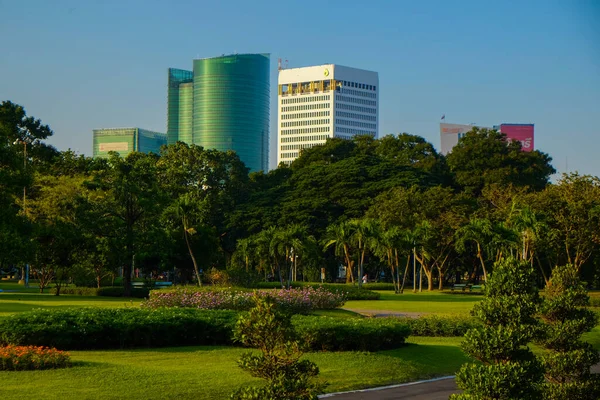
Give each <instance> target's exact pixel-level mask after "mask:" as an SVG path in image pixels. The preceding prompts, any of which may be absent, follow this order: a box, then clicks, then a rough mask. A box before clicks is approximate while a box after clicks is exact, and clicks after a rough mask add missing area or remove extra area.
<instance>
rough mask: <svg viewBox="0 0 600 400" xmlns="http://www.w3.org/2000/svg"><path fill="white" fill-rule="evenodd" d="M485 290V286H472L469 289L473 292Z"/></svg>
mask: <svg viewBox="0 0 600 400" xmlns="http://www.w3.org/2000/svg"><path fill="white" fill-rule="evenodd" d="M482 289H483V285H471V287H470V288H469V290H470V291H471V292H472V291H473V290H482Z"/></svg>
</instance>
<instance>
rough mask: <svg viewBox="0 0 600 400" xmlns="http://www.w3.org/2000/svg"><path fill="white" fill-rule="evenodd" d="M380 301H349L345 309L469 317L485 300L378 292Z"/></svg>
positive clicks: (470, 295)
mask: <svg viewBox="0 0 600 400" xmlns="http://www.w3.org/2000/svg"><path fill="white" fill-rule="evenodd" d="M378 293H380V294H381V298H380V299H379V300H349V301H347V302H346V304H345V305H344V308H345V309H347V310H352V311H359V312H363V311H370V310H374V311H381V312H384V311H392V312H398V313H402V312H409V313H422V314H463V315H469V312H470V311H471V309H472V308H473V305H474V304H475V303H477V302H479V301H481V300H482V299H483V295H479V294H476V295H472V294H469V295H467V294H462V293H461V294H448V293H447V292H422V293H412V292H404V293H403V294H394V293H393V292H390V291H378Z"/></svg>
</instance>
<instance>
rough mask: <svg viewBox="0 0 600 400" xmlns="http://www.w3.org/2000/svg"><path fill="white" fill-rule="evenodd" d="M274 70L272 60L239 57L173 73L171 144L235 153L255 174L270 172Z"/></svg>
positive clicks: (202, 62)
mask: <svg viewBox="0 0 600 400" xmlns="http://www.w3.org/2000/svg"><path fill="white" fill-rule="evenodd" d="M269 67H270V59H269V55H268V54H234V55H228V56H222V57H214V58H204V59H200V60H194V68H193V71H184V70H179V69H173V68H172V69H169V92H168V122H167V125H168V126H167V136H168V142H169V144H171V143H175V142H176V141H182V142H186V143H189V144H197V145H200V146H203V147H205V148H207V149H217V150H221V151H226V150H233V151H235V152H236V153H237V154H238V156H239V157H240V159H241V160H242V161H243V162H244V163H245V164H246V166H247V167H248V168H250V170H251V171H260V170H263V171H266V170H267V169H268V158H269V157H268V156H269V154H268V152H269V150H268V147H269V91H270V88H269V76H270V75H269Z"/></svg>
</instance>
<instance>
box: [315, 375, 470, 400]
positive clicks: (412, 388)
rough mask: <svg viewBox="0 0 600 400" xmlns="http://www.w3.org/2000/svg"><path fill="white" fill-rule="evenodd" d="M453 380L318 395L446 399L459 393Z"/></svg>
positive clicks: (338, 399)
mask: <svg viewBox="0 0 600 400" xmlns="http://www.w3.org/2000/svg"><path fill="white" fill-rule="evenodd" d="M460 392H461V391H460V390H458V388H457V387H456V382H454V377H453V376H450V377H445V378H438V379H431V380H428V381H422V382H412V383H405V384H402V385H393V386H385V387H381V388H373V389H365V390H357V391H353V392H344V393H330V394H324V395H321V396H319V398H320V399H332V400H392V399H411V400H442V399H443V400H448V397H449V396H450V395H451V394H452V393H460Z"/></svg>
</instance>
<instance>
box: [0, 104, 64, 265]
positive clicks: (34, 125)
mask: <svg viewBox="0 0 600 400" xmlns="http://www.w3.org/2000/svg"><path fill="white" fill-rule="evenodd" d="M49 136H52V130H51V129H50V128H49V127H48V126H47V125H43V124H42V122H41V121H40V120H39V119H35V118H33V117H28V116H27V114H26V112H25V109H24V108H23V107H22V106H20V105H18V104H15V103H12V102H10V101H3V102H1V103H0V268H1V267H2V266H3V265H4V264H16V263H18V262H23V263H25V262H30V261H32V249H31V246H30V243H31V242H30V236H29V234H30V229H31V227H30V226H29V224H28V222H27V219H26V218H25V216H26V214H27V212H26V211H27V209H26V207H27V204H26V201H25V200H26V193H27V191H28V188H29V186H30V185H31V183H32V182H33V172H34V171H35V170H36V168H37V166H38V165H39V164H41V163H46V162H48V161H49V160H51V159H52V158H53V157H54V156H55V155H56V154H57V152H56V149H54V148H53V147H52V146H48V145H46V144H45V143H43V140H44V139H46V138H48V137H49ZM21 199H22V200H21Z"/></svg>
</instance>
